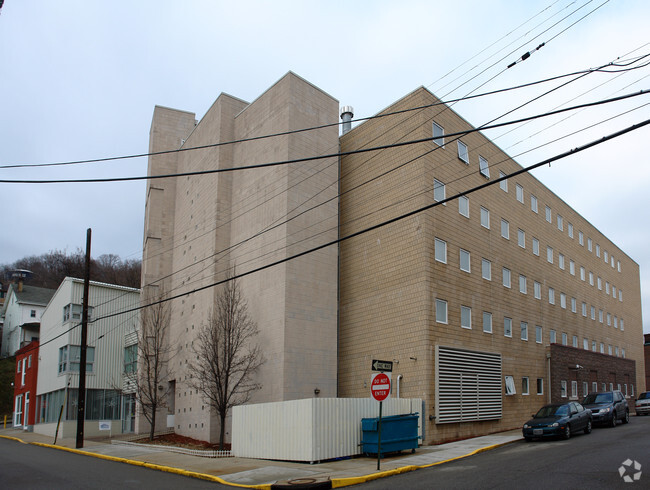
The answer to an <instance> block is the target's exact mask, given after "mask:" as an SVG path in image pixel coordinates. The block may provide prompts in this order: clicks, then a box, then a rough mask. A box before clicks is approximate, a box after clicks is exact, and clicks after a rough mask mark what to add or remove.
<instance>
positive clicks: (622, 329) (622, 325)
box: [621, 318, 625, 332]
mask: <svg viewBox="0 0 650 490" xmlns="http://www.w3.org/2000/svg"><path fill="white" fill-rule="evenodd" d="M624 331H625V323H623V319H622V318H621V332H624Z"/></svg>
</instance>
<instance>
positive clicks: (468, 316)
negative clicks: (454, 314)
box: [460, 306, 472, 328]
mask: <svg viewBox="0 0 650 490" xmlns="http://www.w3.org/2000/svg"><path fill="white" fill-rule="evenodd" d="M460 326H461V327H463V328H472V309H471V308H470V307H469V306H461V307H460Z"/></svg>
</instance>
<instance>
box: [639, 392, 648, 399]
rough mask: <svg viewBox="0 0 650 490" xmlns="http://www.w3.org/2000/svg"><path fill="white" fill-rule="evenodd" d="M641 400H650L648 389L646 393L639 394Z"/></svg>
mask: <svg viewBox="0 0 650 490" xmlns="http://www.w3.org/2000/svg"><path fill="white" fill-rule="evenodd" d="M639 400H650V391H646V392H645V393H641V394H640V395H639Z"/></svg>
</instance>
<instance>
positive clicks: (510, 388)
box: [505, 376, 517, 395]
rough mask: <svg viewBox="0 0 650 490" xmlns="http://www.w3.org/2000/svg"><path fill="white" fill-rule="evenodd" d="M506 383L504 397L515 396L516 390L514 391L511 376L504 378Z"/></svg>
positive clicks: (513, 382) (513, 379) (513, 380)
mask: <svg viewBox="0 0 650 490" xmlns="http://www.w3.org/2000/svg"><path fill="white" fill-rule="evenodd" d="M505 382H506V395H516V394H517V390H516V389H515V378H513V377H512V376H506V377H505Z"/></svg>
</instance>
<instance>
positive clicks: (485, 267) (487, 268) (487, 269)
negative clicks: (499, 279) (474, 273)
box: [481, 259, 492, 281]
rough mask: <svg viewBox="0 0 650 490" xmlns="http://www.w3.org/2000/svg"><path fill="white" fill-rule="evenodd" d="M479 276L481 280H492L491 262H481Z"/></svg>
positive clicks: (484, 260)
mask: <svg viewBox="0 0 650 490" xmlns="http://www.w3.org/2000/svg"><path fill="white" fill-rule="evenodd" d="M481 275H482V277H483V279H487V280H488V281H491V280H492V262H490V261H489V260H487V259H483V260H482V261H481Z"/></svg>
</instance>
